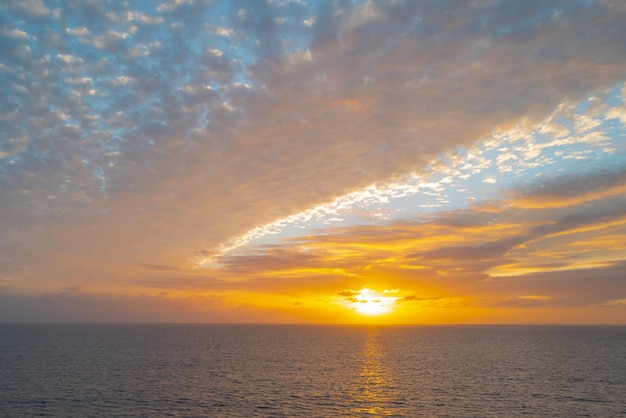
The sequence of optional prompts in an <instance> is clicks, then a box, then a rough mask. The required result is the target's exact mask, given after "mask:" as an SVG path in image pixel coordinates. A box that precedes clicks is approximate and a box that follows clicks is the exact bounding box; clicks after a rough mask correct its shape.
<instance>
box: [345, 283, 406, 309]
mask: <svg viewBox="0 0 626 418" xmlns="http://www.w3.org/2000/svg"><path fill="white" fill-rule="evenodd" d="M383 293H385V292H383ZM395 304H396V298H395V297H392V296H385V295H381V294H379V293H377V292H375V291H373V290H372V289H368V288H363V289H361V291H360V292H359V293H358V294H357V295H355V296H354V297H353V298H352V300H351V301H350V307H351V308H352V309H354V310H356V311H357V312H358V313H360V314H362V315H372V316H374V315H382V314H386V313H389V312H391V311H392V310H393V308H394V306H395Z"/></svg>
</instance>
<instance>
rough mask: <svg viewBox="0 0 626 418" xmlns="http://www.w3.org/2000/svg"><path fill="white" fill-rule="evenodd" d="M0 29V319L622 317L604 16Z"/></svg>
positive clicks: (457, 7)
mask: <svg viewBox="0 0 626 418" xmlns="http://www.w3.org/2000/svg"><path fill="white" fill-rule="evenodd" d="M0 20H1V21H2V25H1V27H2V29H1V30H0V43H1V48H0V80H1V81H2V84H1V85H2V95H1V96H0V141H1V142H0V305H1V307H0V321H3V320H5V321H11V320H45V319H50V318H52V319H54V318H57V319H58V320H66V321H67V320H72V318H76V317H77V315H83V314H84V317H83V318H86V319H89V320H103V321H106V320H115V321H119V320H125V319H127V320H141V321H147V320H150V318H152V319H155V320H158V321H168V320H175V321H195V322H205V321H209V322H228V321H250V320H251V319H254V318H257V317H259V318H261V319H263V318H265V320H268V321H297V320H325V319H324V318H325V316H324V315H322V316H320V317H319V318H318V317H316V316H315V314H314V312H315V310H316V309H321V307H322V306H325V305H324V304H326V305H328V306H330V305H333V304H334V305H333V306H335V305H336V306H341V304H342V298H343V299H345V297H343V296H342V295H349V294H352V293H353V292H356V291H358V290H359V289H361V288H362V287H367V286H369V287H376V286H378V287H379V288H380V289H379V290H381V291H382V290H383V289H387V290H390V291H391V290H394V292H395V294H396V296H397V300H398V304H406V305H407V306H408V305H411V306H413V307H414V308H413V310H407V312H409V311H410V314H409V313H407V317H403V318H401V320H402V321H404V322H411V318H410V317H409V316H408V315H416V314H415V313H416V312H418V311H419V309H422V310H428V309H435V308H440V309H449V310H452V309H455V308H456V309H460V310H462V309H468V310H469V309H470V308H472V307H474V308H476V309H479V308H480V309H486V310H489V312H498V310H499V309H500V310H502V312H504V311H505V310H507V309H527V311H529V312H530V311H531V310H532V309H536V312H538V313H537V318H539V317H540V316H541V315H543V313H541V314H540V312H546V311H542V309H556V310H558V314H555V316H553V317H552V318H553V320H554V321H557V322H559V321H562V320H563V319H562V318H566V317H567V315H568V312H583V311H584V309H592V310H593V312H594V314H593V315H592V317H593V318H595V319H593V321H599V322H624V323H626V311H625V308H624V305H626V283H625V282H624V277H625V271H626V266H625V264H624V263H625V262H626V257H624V254H626V251H625V250H626V248H625V247H626V244H625V243H626V226H625V225H626V174H625V171H624V167H625V166H626V146H625V135H624V126H625V125H626V104H625V100H626V98H625V96H626V94H625V93H624V88H623V83H624V82H625V81H626V43H625V42H624V39H626V26H625V25H624V24H623V22H624V21H625V20H626V6H625V5H624V4H623V3H622V2H620V1H600V0H597V1H571V0H567V1H565V0H564V1H525V2H520V1H513V0H508V1H505V0H501V1H476V2H457V1H433V2H412V1H390V2H371V1H332V2H331V1H323V2H317V1H316V2H304V1H279V0H276V1H258V2H246V1H201V0H168V1H164V2H162V3H157V2H150V1H139V2H122V1H111V2H103V1H66V2H60V1H52V0H51V1H41V0H23V1H8V2H4V3H3V5H1V6H0ZM342 292H343V293H342ZM351 292H352V293H351ZM53 305H54V306H57V307H59V306H61V307H63V308H62V309H61V308H58V309H57V308H51V306H53ZM120 306H124V307H125V308H124V309H122V311H123V312H125V313H124V314H123V315H122V314H119V313H114V312H115V311H116V310H118V309H120ZM159 306H162V307H163V308H162V309H161V310H159ZM166 307H169V308H166ZM147 312H149V314H148V313H147ZM258 312H263V314H262V315H261V316H258V315H259V314H258ZM328 312H332V309H330V310H328ZM433 312H434V311H433ZM507 312H508V311H507ZM585 312H587V311H585ZM589 312H591V311H589ZM587 313H588V312H587ZM494 315H495V314H494ZM580 315H581V317H582V315H583V313H581V314H580ZM327 316H329V317H330V316H332V314H331V313H328V314H327ZM118 317H119V318H118ZM120 318H121V319H120ZM413 318H414V321H415V322H420V321H422V320H423V318H421V319H420V318H419V317H415V316H413ZM432 318H435V319H433V320H436V315H435V314H433V316H432ZM432 318H431V319H432ZM493 318H495V317H493V316H492V317H489V316H485V317H482V319H480V318H479V319H477V320H482V321H486V322H491V321H492V319H493ZM507 318H508V317H507ZM514 318H515V316H514V315H513V314H511V316H510V319H507V321H509V320H510V321H512V322H515V319H514ZM537 320H539V319H537ZM593 321H592V322H593Z"/></svg>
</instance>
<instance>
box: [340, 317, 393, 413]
mask: <svg viewBox="0 0 626 418" xmlns="http://www.w3.org/2000/svg"><path fill="white" fill-rule="evenodd" d="M396 395H397V390H396V388H395V387H394V385H393V382H392V380H391V378H390V376H389V373H388V368H387V367H386V364H385V359H384V353H383V351H382V348H381V342H380V335H379V331H378V329H376V328H371V329H370V330H369V331H368V335H367V340H366V343H365V347H364V349H363V359H362V365H361V370H360V372H359V375H358V377H357V379H356V381H355V384H354V390H353V398H354V405H355V406H354V408H353V409H352V410H351V413H354V414H356V415H375V416H390V415H393V414H394V412H393V411H392V410H391V409H390V408H389V404H390V403H392V402H393V403H395V402H396V399H397V396H396Z"/></svg>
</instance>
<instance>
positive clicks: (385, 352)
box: [0, 325, 626, 417]
mask: <svg viewBox="0 0 626 418" xmlns="http://www.w3.org/2000/svg"><path fill="white" fill-rule="evenodd" d="M0 416H1V417H31V416H54V417H91V416H106V417H125V416H144V417H164V416H176V417H343V416H349V417H362V416H397V417H421V416H424V417H515V416H530V417H590V416H591V417H626V327H621V326H377V327H368V326H347V325H346V326H326V325H0Z"/></svg>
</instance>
